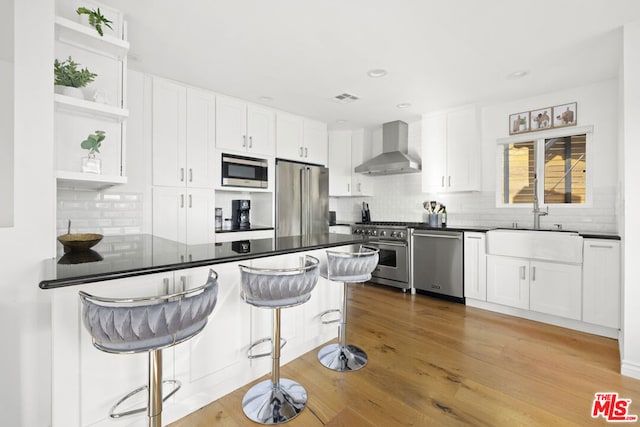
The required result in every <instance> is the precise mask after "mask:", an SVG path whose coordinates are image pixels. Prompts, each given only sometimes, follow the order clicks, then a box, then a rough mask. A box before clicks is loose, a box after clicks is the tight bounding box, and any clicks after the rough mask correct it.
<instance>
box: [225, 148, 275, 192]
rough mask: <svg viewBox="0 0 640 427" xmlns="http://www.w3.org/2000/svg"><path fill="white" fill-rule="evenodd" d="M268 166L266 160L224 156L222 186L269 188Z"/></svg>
mask: <svg viewBox="0 0 640 427" xmlns="http://www.w3.org/2000/svg"><path fill="white" fill-rule="evenodd" d="M267 176H268V165H267V161H266V160H264V159H255V158H253V157H245V156H237V155H235V154H222V186H223V187H251V188H267V186H268V178H267Z"/></svg>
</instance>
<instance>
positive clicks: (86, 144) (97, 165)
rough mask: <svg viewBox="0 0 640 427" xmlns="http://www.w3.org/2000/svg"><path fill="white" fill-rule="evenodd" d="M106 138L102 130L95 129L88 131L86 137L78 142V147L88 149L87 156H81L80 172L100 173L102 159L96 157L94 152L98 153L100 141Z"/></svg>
mask: <svg viewBox="0 0 640 427" xmlns="http://www.w3.org/2000/svg"><path fill="white" fill-rule="evenodd" d="M105 138H106V135H105V133H104V131H102V130H97V131H95V132H93V133H90V134H89V135H88V136H87V139H85V140H84V141H82V142H81V143H80V147H81V148H83V149H85V150H89V153H88V154H87V157H83V158H82V172H88V173H101V172H102V161H101V160H100V159H98V158H97V157H96V153H100V147H101V146H102V141H104V139H105Z"/></svg>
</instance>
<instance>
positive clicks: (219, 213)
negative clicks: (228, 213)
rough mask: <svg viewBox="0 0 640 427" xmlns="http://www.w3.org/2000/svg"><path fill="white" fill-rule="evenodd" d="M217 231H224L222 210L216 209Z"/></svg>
mask: <svg viewBox="0 0 640 427" xmlns="http://www.w3.org/2000/svg"><path fill="white" fill-rule="evenodd" d="M216 230H222V208H216Z"/></svg>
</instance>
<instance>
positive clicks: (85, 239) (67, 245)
mask: <svg viewBox="0 0 640 427" xmlns="http://www.w3.org/2000/svg"><path fill="white" fill-rule="evenodd" d="M102 237H103V236H102V234H97V233H79V234H63V235H60V236H58V242H60V243H62V246H63V247H64V252H65V253H67V252H79V251H86V250H88V249H89V248H92V247H94V246H95V245H96V244H98V242H99V241H100V240H102Z"/></svg>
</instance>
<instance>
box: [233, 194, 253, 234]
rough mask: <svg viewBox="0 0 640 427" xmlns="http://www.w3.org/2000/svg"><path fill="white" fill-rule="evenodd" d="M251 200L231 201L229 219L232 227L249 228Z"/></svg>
mask: <svg viewBox="0 0 640 427" xmlns="http://www.w3.org/2000/svg"><path fill="white" fill-rule="evenodd" d="M250 210H251V200H232V201H231V221H232V222H233V228H235V229H240V230H247V229H249V228H251V219H250Z"/></svg>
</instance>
